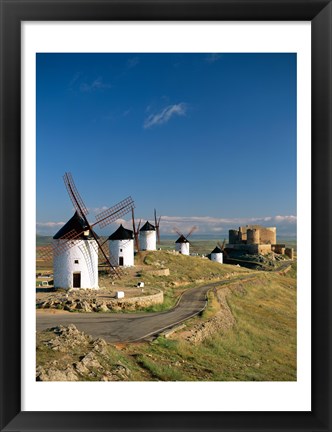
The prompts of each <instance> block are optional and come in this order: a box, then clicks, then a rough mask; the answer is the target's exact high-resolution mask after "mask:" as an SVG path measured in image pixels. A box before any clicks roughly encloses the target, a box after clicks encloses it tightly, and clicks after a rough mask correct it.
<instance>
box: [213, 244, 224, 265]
mask: <svg viewBox="0 0 332 432" xmlns="http://www.w3.org/2000/svg"><path fill="white" fill-rule="evenodd" d="M210 256H211V261H216V262H218V263H220V264H222V263H223V252H222V250H221V249H220V247H219V246H216V247H215V248H214V249H213V251H212V252H211V255H210Z"/></svg>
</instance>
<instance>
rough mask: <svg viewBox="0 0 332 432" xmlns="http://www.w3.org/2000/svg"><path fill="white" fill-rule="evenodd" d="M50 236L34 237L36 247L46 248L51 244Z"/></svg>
mask: <svg viewBox="0 0 332 432" xmlns="http://www.w3.org/2000/svg"><path fill="white" fill-rule="evenodd" d="M52 239H53V237H52V236H42V235H39V234H37V235H36V246H37V247H38V246H47V245H49V244H51V243H52Z"/></svg>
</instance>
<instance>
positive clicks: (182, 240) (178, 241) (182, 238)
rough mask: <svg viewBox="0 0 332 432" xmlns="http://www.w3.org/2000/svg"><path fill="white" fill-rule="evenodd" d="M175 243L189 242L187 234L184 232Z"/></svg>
mask: <svg viewBox="0 0 332 432" xmlns="http://www.w3.org/2000/svg"><path fill="white" fill-rule="evenodd" d="M175 243H189V241H188V240H187V239H186V238H185V236H184V235H183V234H182V235H180V237H179V238H178V239H177V240H176V242H175Z"/></svg>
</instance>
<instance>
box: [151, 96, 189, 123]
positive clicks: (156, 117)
mask: <svg viewBox="0 0 332 432" xmlns="http://www.w3.org/2000/svg"><path fill="white" fill-rule="evenodd" d="M187 109H188V106H187V104H186V103H184V102H181V103H179V104H175V105H169V106H167V107H166V108H164V109H163V110H162V111H160V112H158V113H156V114H150V115H149V116H148V117H147V118H146V120H145V122H144V129H149V128H151V127H153V126H157V125H162V124H164V123H167V122H169V120H170V119H171V118H172V117H174V116H185V115H186V113H187Z"/></svg>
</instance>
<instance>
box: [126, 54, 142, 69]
mask: <svg viewBox="0 0 332 432" xmlns="http://www.w3.org/2000/svg"><path fill="white" fill-rule="evenodd" d="M138 63H139V58H138V57H137V56H136V57H131V58H130V59H128V60H127V66H128V68H129V69H131V68H133V67H135V66H137V65H138Z"/></svg>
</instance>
